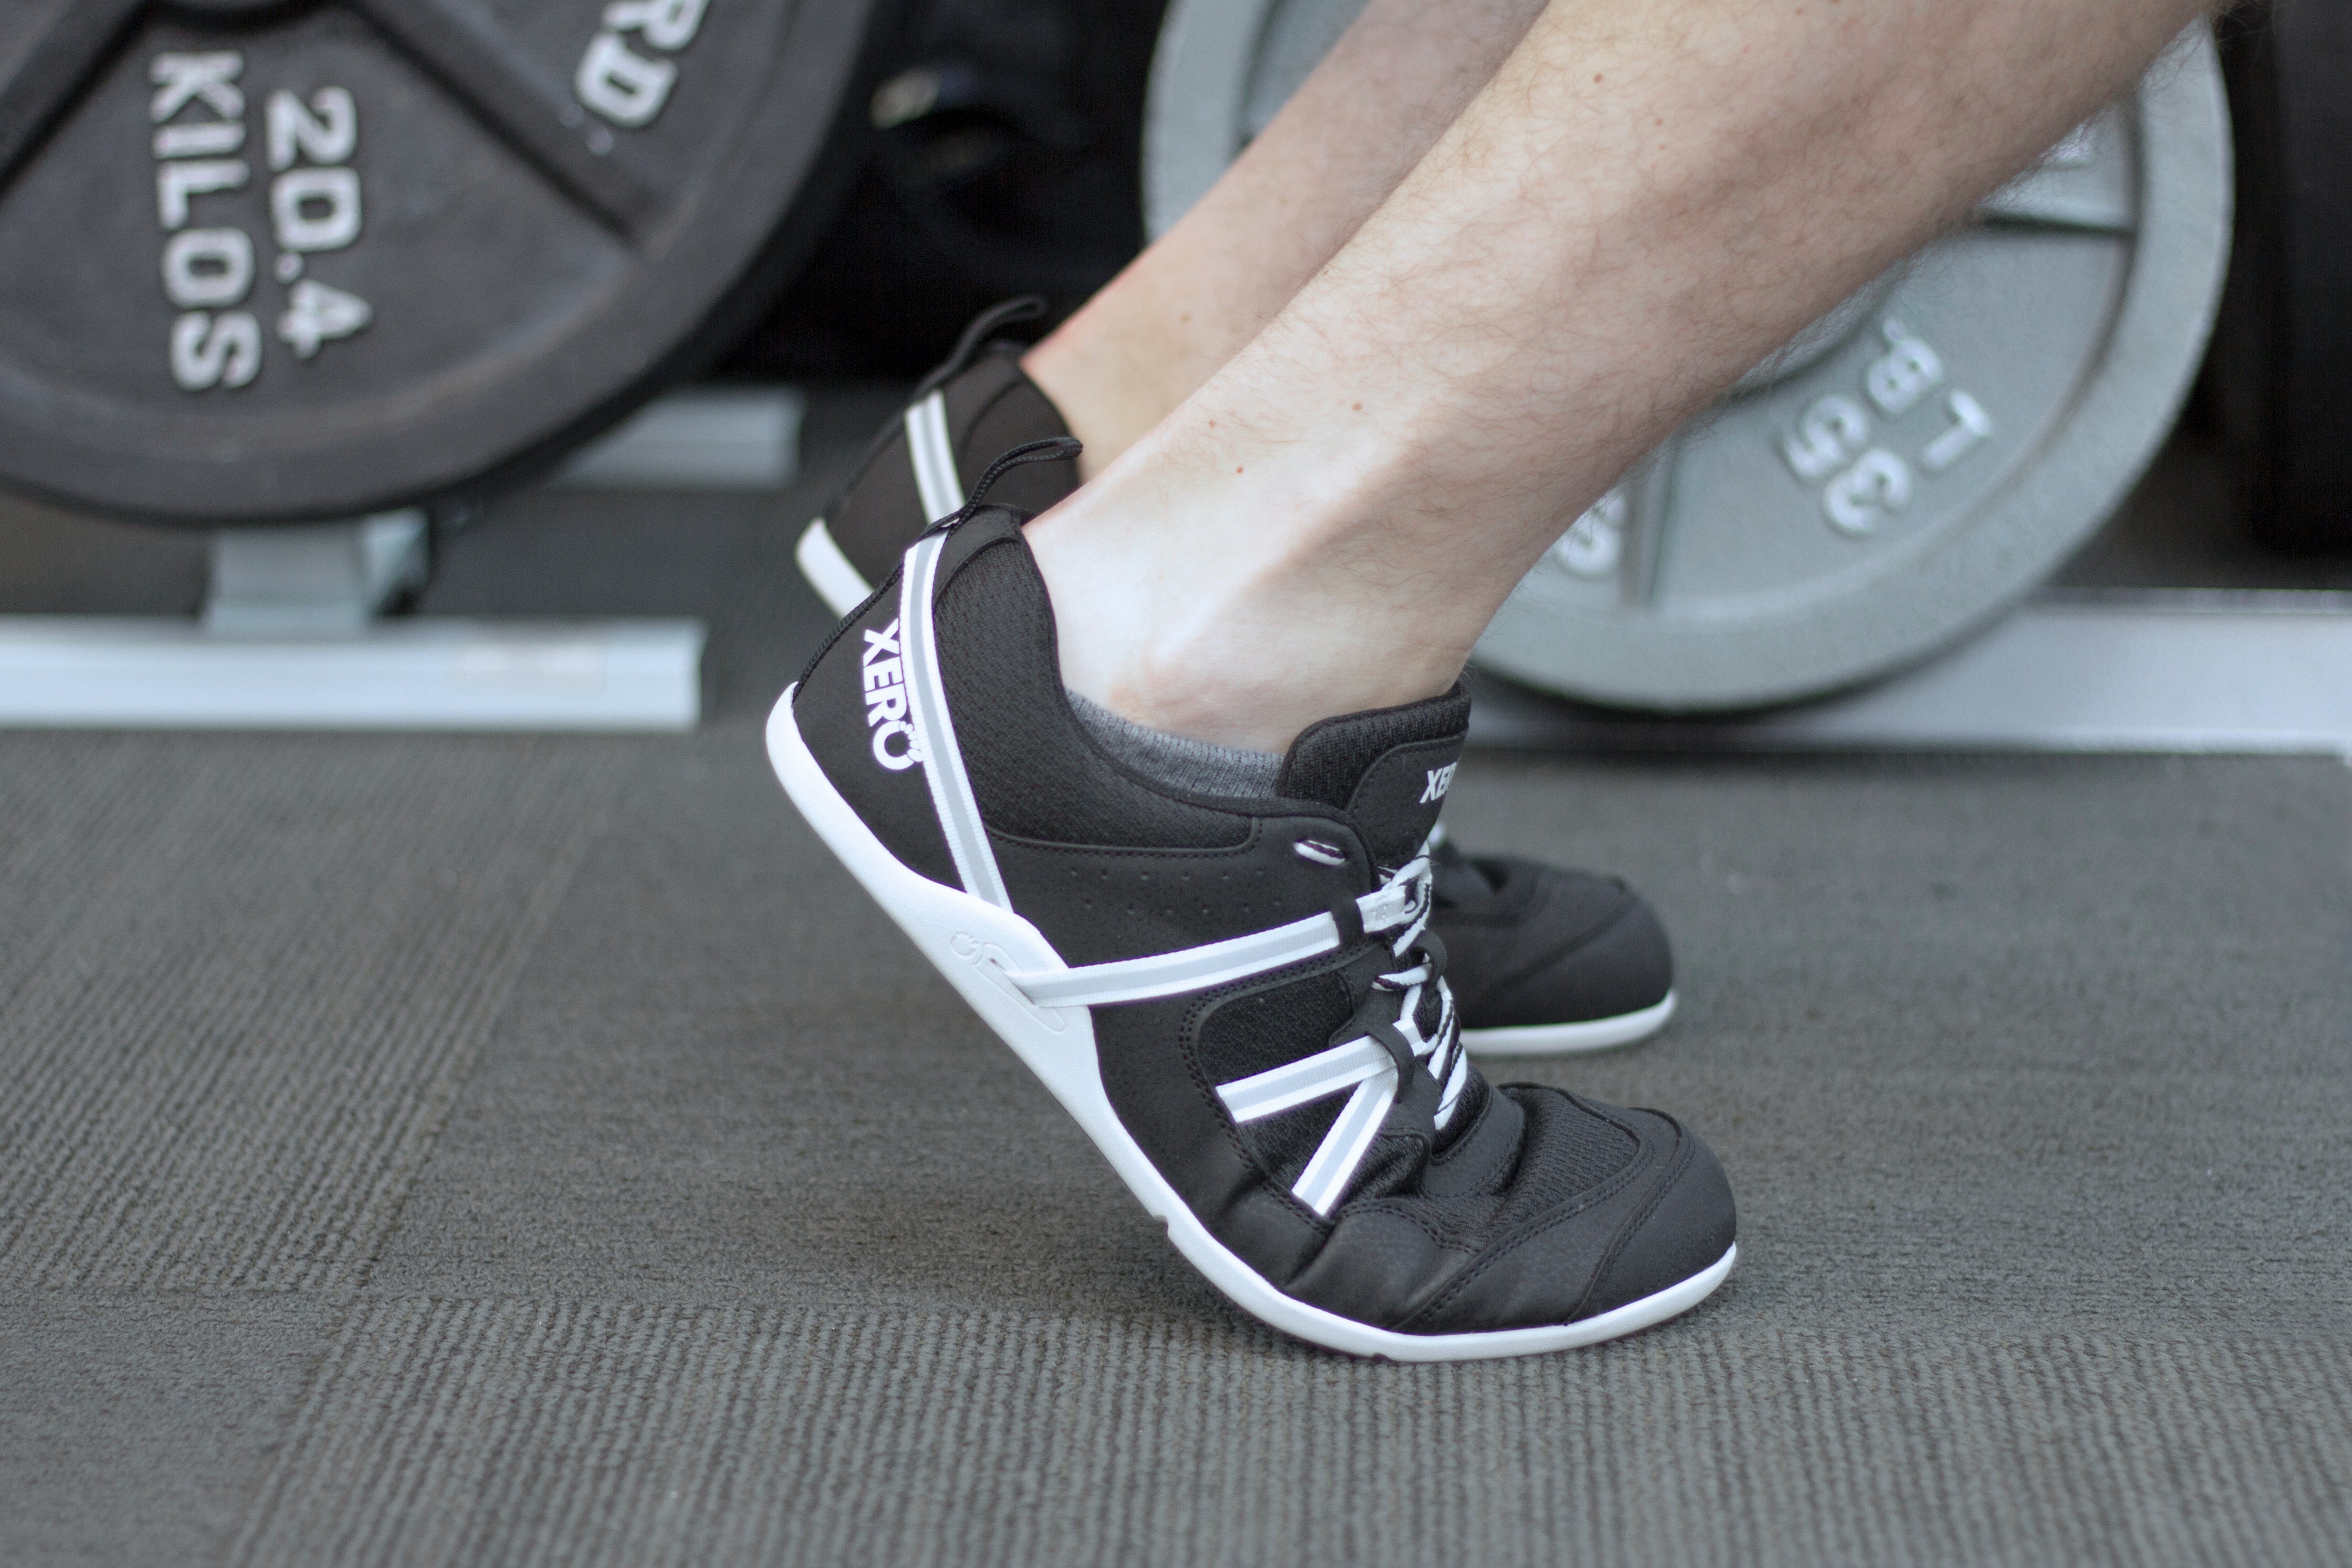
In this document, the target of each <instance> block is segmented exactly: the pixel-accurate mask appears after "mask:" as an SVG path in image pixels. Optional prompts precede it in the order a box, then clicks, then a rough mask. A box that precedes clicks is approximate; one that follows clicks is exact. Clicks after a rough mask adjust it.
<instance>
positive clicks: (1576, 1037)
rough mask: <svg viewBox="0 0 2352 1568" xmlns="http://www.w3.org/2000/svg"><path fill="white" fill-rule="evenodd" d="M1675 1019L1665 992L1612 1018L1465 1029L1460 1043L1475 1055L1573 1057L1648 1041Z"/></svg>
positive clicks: (1670, 997)
mask: <svg viewBox="0 0 2352 1568" xmlns="http://www.w3.org/2000/svg"><path fill="white" fill-rule="evenodd" d="M1674 1016H1675V994H1674V992H1672V991H1668V992H1667V993H1666V994H1665V996H1664V998H1663V999H1661V1000H1660V1001H1658V1002H1657V1003H1656V1004H1655V1005H1654V1006H1652V1007H1646V1008H1643V1009H1639V1010H1638V1011H1634V1012H1630V1013H1620V1014H1618V1015H1617V1016H1616V1017H1615V1018H1606V1019H1585V1020H1584V1021H1583V1022H1581V1023H1530V1024H1519V1025H1517V1026H1515V1027H1513V1028H1510V1029H1465V1030H1463V1031H1462V1043H1463V1044H1464V1045H1465V1046H1467V1047H1469V1048H1470V1051H1471V1052H1472V1053H1473V1054H1474V1055H1478V1056H1575V1055H1578V1054H1580V1053H1581V1052H1583V1051H1614V1050H1616V1049H1617V1048H1618V1047H1619V1046H1621V1045H1631V1044H1633V1042H1634V1041H1635V1040H1647V1039H1649V1038H1650V1037H1651V1036H1652V1035H1654V1034H1655V1033H1657V1032H1658V1031H1659V1030H1662V1029H1664V1028H1665V1027H1666V1020H1667V1019H1670V1018H1672V1017H1674Z"/></svg>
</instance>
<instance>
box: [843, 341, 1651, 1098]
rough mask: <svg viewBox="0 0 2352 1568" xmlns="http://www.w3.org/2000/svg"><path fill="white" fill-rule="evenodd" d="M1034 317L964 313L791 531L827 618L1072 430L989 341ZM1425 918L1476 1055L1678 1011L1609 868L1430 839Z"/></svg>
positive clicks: (1023, 474)
mask: <svg viewBox="0 0 2352 1568" xmlns="http://www.w3.org/2000/svg"><path fill="white" fill-rule="evenodd" d="M1035 313H1036V307H1035V305H1034V302H1032V301H1024V300H1016V301H1013V303H1011V304H1009V305H1005V306H1000V307H998V308H996V309H994V310H992V311H990V312H988V313H987V314H985V315H982V316H981V317H979V318H978V319H975V320H974V321H973V322H972V324H971V327H970V328H969V329H966V331H965V333H964V336H963V340H962V341H961V343H960V344H958V345H957V348H956V351H955V352H954V353H953V354H952V355H950V357H949V359H948V361H947V362H946V363H945V364H943V365H941V366H940V368H939V369H938V370H936V371H933V372H932V373H931V374H930V376H929V377H928V378H927V379H926V380H925V381H924V382H923V383H922V385H921V386H920V387H919V388H918V389H917V392H916V397H915V399H914V401H913V402H910V403H909V404H908V408H907V411H906V413H905V414H904V415H903V416H902V417H900V418H899V419H898V420H895V421H893V422H892V423H890V424H888V425H887V426H885V427H884V429H883V430H882V431H881V432H880V434H878V435H877V437H876V439H875V441H874V443H873V444H872V445H871V446H870V447H869V448H868V449H867V452H866V457H865V460H864V461H863V462H862V463H861V464H860V465H859V468H858V471H857V474H856V477H855V478H854V479H852V480H851V481H850V483H849V485H848V486H847V487H846V488H845V489H844V490H843V492H842V493H841V495H840V497H838V498H837V499H836V500H835V502H834V504H833V506H832V507H831V508H830V509H829V510H828V511H827V512H826V514H825V515H824V517H820V518H818V519H817V520H816V521H814V522H813V523H811V524H809V525H808V528H807V529H806V530H805V531H804V532H803V535H802V537H801V542H800V548H799V551H798V557H799V561H800V566H801V571H802V573H803V575H804V576H805V577H806V578H807V579H808V580H809V584H810V586H811V587H813V588H814V589H815V590H816V591H817V592H818V594H819V595H820V596H822V597H823V598H824V601H825V602H826V603H827V604H829V605H831V606H832V607H833V610H834V612H835V614H838V615H846V614H847V613H849V612H850V611H851V610H853V609H855V608H856V606H857V605H858V604H859V603H860V602H861V601H864V600H865V599H866V596H867V595H868V594H870V593H872V592H873V591H874V585H875V584H876V583H877V582H879V581H880V580H882V579H884V578H885V577H887V576H888V575H889V573H890V572H891V570H894V569H895V568H896V567H897V565H898V558H899V556H900V554H901V553H902V552H903V551H904V550H905V549H906V548H907V546H908V543H909V541H911V540H912V539H913V538H914V537H915V536H916V535H917V534H919V533H920V532H921V531H922V530H923V529H924V528H925V527H927V526H928V525H929V523H930V522H931V520H932V519H934V518H936V517H945V516H947V515H948V514H949V513H950V512H952V511H954V510H956V508H958V507H961V506H962V505H963V502H964V493H965V480H964V476H965V475H967V474H970V475H974V476H977V474H978V473H979V472H980V470H981V469H982V468H983V467H984V466H986V465H987V464H988V463H989V462H990V461H991V460H992V459H993V458H994V457H995V456H996V455H998V454H999V453H1001V452H1004V451H1007V450H1009V449H1011V448H1013V447H1014V446H1018V445H1022V444H1027V443H1030V442H1035V441H1045V440H1050V439H1054V438H1056V437H1061V436H1066V435H1068V434H1069V429H1068V426H1067V425H1066V423H1064V421H1063V418H1062V415H1061V413H1060V412H1059V411H1058V410H1057V409H1055V406H1054V403H1053V401H1052V400H1051V399H1050V398H1048V397H1047V396H1046V395H1045V392H1043V391H1041V390H1040V389H1039V388H1038V386H1037V385H1036V383H1035V382H1032V381H1031V380H1030V379H1029V378H1028V376H1027V375H1025V374H1024V372H1023V371H1022V368H1021V357H1020V356H1021V350H1020V347H1019V345H1017V344H1013V343H1010V342H1005V341H1003V340H997V339H996V337H995V334H997V333H998V332H999V331H1001V330H1002V329H1004V328H1005V327H1007V326H1009V325H1011V324H1012V323H1013V322H1016V321H1019V320H1022V319H1025V318H1027V317H1029V316H1032V315H1034V314H1035ZM1076 486H1077V469H1076V465H1075V464H1074V463H1070V462H1067V461H1060V462H1050V463H1037V464H1031V465H1024V466H1023V467H1020V468H1017V469H1014V470H1013V471H1011V472H1010V473H1008V474H1006V475H1005V476H1003V479H1002V480H1000V482H999V484H998V486H997V487H996V488H995V489H994V490H993V491H992V498H994V499H997V500H999V501H1003V502H1006V503H1008V504H1012V505H1015V506H1019V507H1026V508H1029V509H1031V510H1034V511H1043V510H1045V508H1046V507H1051V506H1053V505H1054V504H1055V503H1056V502H1058V501H1060V500H1061V499H1062V498H1063V497H1066V496H1067V495H1068V494H1069V493H1070V492H1071V491H1072V490H1074V489H1076ZM1433 847H1434V850H1435V853H1434V855H1433V860H1434V862H1435V865H1436V871H1437V910H1436V915H1435V916H1434V919H1433V926H1434V928H1435V929H1436V931H1437V933H1438V935H1439V936H1441V937H1442V938H1444V942H1445V945H1446V951H1447V952H1448V953H1449V954H1450V955H1451V963H1452V967H1451V969H1450V971H1449V972H1450V973H1451V974H1452V975H1453V976H1454V977H1455V978H1454V991H1455V993H1456V996H1457V998H1459V1005H1460V1007H1461V1009H1462V1029H1463V1037H1464V1039H1465V1040H1466V1041H1467V1042H1468V1044H1469V1047H1470V1049H1471V1050H1472V1051H1480V1052H1494V1053H1496V1054H1514V1055H1538V1054H1543V1055H1564V1054H1568V1053H1570V1052H1576V1051H1603V1050H1608V1049H1610V1048H1612V1047H1616V1046H1622V1045H1631V1044H1633V1043H1634V1042H1636V1041H1638V1040H1646V1039H1648V1038H1649V1037H1650V1036H1652V1035H1654V1034H1655V1033H1657V1032H1658V1030H1661V1029H1663V1028H1664V1027H1665V1024H1666V1020H1667V1019H1669V1018H1671V1017H1672V1016H1673V1014H1674V1010H1675V992H1674V952H1673V948H1672V946H1670V945H1669V944H1668V942H1667V939H1666V934H1665V930H1664V926H1662V925H1660V924H1659V922H1658V917H1657V915H1655V914H1654V912H1653V911H1652V910H1651V908H1650V906H1649V905H1648V904H1646V903H1644V902H1643V899H1642V896H1641V895H1640V894H1637V893H1635V892H1633V889H1631V888H1629V887H1627V886H1626V885H1625V884H1624V883H1622V882H1620V881H1618V880H1616V879H1615V878H1613V877H1605V876H1601V875H1597V874H1595V873H1591V872H1586V871H1576V870H1568V869H1562V868H1559V867H1556V866H1550V865H1546V864H1543V863H1542V862H1537V861H1529V860H1508V859H1495V858H1487V857H1483V856H1481V857H1476V858H1472V857H1468V856H1465V855H1464V854H1463V853H1462V852H1460V851H1458V850H1455V849H1454V848H1452V847H1451V846H1449V845H1447V844H1446V843H1445V842H1444V835H1443V834H1442V833H1441V834H1440V835H1439V836H1438V840H1437V841H1436V843H1435V845H1434V846H1433Z"/></svg>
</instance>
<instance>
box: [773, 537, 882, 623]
mask: <svg viewBox="0 0 2352 1568" xmlns="http://www.w3.org/2000/svg"><path fill="white" fill-rule="evenodd" d="M793 560H795V561H797V562H799V563H800V569H801V575H802V576H803V577H804V578H806V579H808V585H809V586H810V587H811V588H814V589H815V590H816V596H817V597H818V598H819V599H822V600H824V602H825V607H826V608H827V609H829V610H831V611H832V612H834V613H835V615H846V614H848V613H849V612H851V611H853V610H855V609H856V608H857V607H858V606H859V605H861V604H863V603H865V602H866V596H867V595H869V594H871V593H872V592H873V591H874V585H873V584H872V583H870V582H868V581H866V579H865V577H864V575H863V574H861V573H860V572H859V571H858V570H857V568H856V567H855V566H853V565H851V564H850V560H849V558H848V557H847V556H845V555H844V554H842V553H841V547H840V546H839V545H837V544H835V543H834V542H833V531H832V530H831V529H830V528H826V527H825V526H824V518H823V517H819V518H818V519H817V520H816V521H814V522H813V523H811V524H810V525H809V526H808V527H807V528H803V529H802V530H801V542H800V544H799V545H798V546H797V547H795V548H794V549H793Z"/></svg>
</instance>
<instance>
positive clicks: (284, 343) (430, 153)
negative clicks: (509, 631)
mask: <svg viewBox="0 0 2352 1568" xmlns="http://www.w3.org/2000/svg"><path fill="white" fill-rule="evenodd" d="M874 4H875V0H797V3H793V0H318V3H302V0H296V3H292V4H287V3H284V0H276V3H257V0H9V4H7V5H5V6H0V278H5V279H6V280H7V281H6V286H5V289H0V481H5V482H7V483H10V484H13V485H16V486H21V487H24V488H26V489H30V490H33V491H36V492H39V493H42V494H45V495H47V496H49V497H55V498H58V499H60V500H63V501H65V502H67V503H68V504H71V505H77V506H80V507H89V508H93V509H97V510H100V511H107V512H113V513H117V514H122V515H128V516H133V517H147V518H151V519H154V520H159V521H169V522H181V523H189V524H196V525H210V524H215V523H245V522H257V521H274V520H298V519H308V518H328V517H350V516H356V515H360V514H362V513H366V512H370V511H375V510H381V509H383V508H386V507H394V506H398V505H404V504H408V503H411V502H414V501H417V500H420V499H425V498H429V497H435V496H440V495H448V494H452V493H456V492H460V491H463V490H467V489H469V488H471V487H474V486H478V485H481V484H482V483H484V482H485V481H486V480H488V479H489V478H490V477H492V476H497V475H499V474H500V473H501V472H511V471H516V470H519V469H520V468H525V467H528V466H530V465H534V464H537V463H542V462H545V461H546V460H548V459H549V458H550V457H551V456H552V455H554V454H556V453H558V452H560V451H561V450H562V449H563V448H564V447H565V446H567V445H568V444H572V442H574V441H576V440H579V439H583V438H584V437H585V436H586V435H587V434H592V433H593V431H595V430H597V429H600V428H602V427H603V426H604V424H606V423H610V422H611V421H612V420H614V419H615V418H617V417H619V416H620V415H621V414H622V413H625V412H626V411H627V410H628V409H629V408H630V407H632V406H633V405H634V404H635V402H636V401H638V400H639V399H640V398H641V397H643V396H644V395H646V394H648V393H649V392H651V391H652V390H654V389H655V387H656V384H657V383H658V382H660V380H661V379H662V378H663V377H664V376H666V375H667V374H669V373H671V372H672V371H674V370H675V369H676V367H677V366H678V364H679V363H680V362H681V360H682V357H683V356H685V355H687V354H688V353H690V352H692V351H694V350H695V349H696V347H697V346H698V345H699V344H700V343H701V342H702V341H704V340H706V339H707V338H708V337H709V335H710V334H711V333H712V332H714V331H716V330H719V329H720V327H721V326H722V325H723V324H724V323H725V321H726V319H728V318H729V317H730V314H739V313H740V312H739V310H738V308H739V307H740V306H742V305H743V304H745V303H746V302H747V301H748V302H749V303H751V304H756V303H757V302H758V301H757V300H756V299H752V298H751V295H753V294H754V293H755V292H757V291H759V290H760V289H761V288H762V287H763V286H765V285H766V284H768V283H770V282H772V277H771V276H770V275H771V274H772V271H773V269H774V266H775V263H776V260H777V258H778V256H779V255H780V253H781V252H782V251H785V250H789V249H790V248H792V247H793V246H794V245H795V244H796V243H798V240H799V237H800V231H802V230H804V229H806V228H807V227H808V224H807V221H806V217H807V214H803V217H802V218H801V219H799V220H794V219H792V218H790V217H789V216H788V214H792V213H793V209H794V206H795V202H796V200H797V199H799V198H801V197H803V196H804V195H805V194H807V193H809V192H810V191H811V190H812V189H814V188H816V187H818V186H822V185H824V184H825V183H830V182H829V181H828V180H827V179H826V178H824V165H825V164H826V163H827V162H829V160H827V159H826V158H825V156H824V150H825V148H826V146H827V144H828V142H829V141H832V140H833V139H834V137H833V133H834V132H835V129H836V120H837V118H838V115H839V112H840V111H841V110H842V106H843V104H844V102H845V95H847V94H851V93H854V92H856V90H857V89H858V87H859V82H858V79H857V78H858V71H859V59H860V54H861V49H862V47H863V45H864V40H865V37H866V23H867V19H868V13H869V11H870V10H872V9H873V8H874ZM860 107H862V105H860ZM240 382H241V383H242V384H238V383H240Z"/></svg>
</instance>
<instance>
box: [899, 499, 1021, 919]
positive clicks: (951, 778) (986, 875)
mask: <svg viewBox="0 0 2352 1568" xmlns="http://www.w3.org/2000/svg"><path fill="white" fill-rule="evenodd" d="M950 509H952V508H950ZM947 541H948V536H947V535H945V534H926V535H924V536H923V537H922V538H919V539H918V540H916V541H915V545H914V548H913V549H909V550H908V552H907V564H906V568H905V570H903V571H901V572H900V574H899V581H898V625H899V628H900V631H899V639H900V645H901V648H902V650H903V651H902V654H901V657H902V658H903V659H904V661H905V664H906V672H907V716H908V719H910V720H911V721H913V724H914V727H915V745H916V747H917V749H918V750H919V752H920V753H921V754H922V758H923V773H924V776H925V777H926V778H927V779H929V780H930V786H931V808H932V810H935V811H936V812H938V814H939V819H940V831H942V832H943V833H944V834H946V836H947V841H948V853H949V854H950V856H951V857H952V858H953V859H954V861H955V868H956V876H957V878H958V879H959V880H960V881H961V882H962V883H963V889H964V891H965V892H966V893H969V894H971V895H972V896H973V897H974V898H979V899H983V900H985V901H987V902H988V903H990V904H994V905H996V907H997V908H999V909H1010V908H1012V907H1013V899H1012V897H1011V895H1010V894H1007V893H1006V892H1005V891H1004V878H1003V875H1002V874H1000V873H998V871H997V869H996V852H995V851H994V850H992V849H991V848H990V847H989V843H988V826H987V824H986V823H984V822H982V821H981V818H980V802H979V801H978V800H974V799H973V798H972V793H971V776H970V775H969V774H968V773H966V772H965V771H964V766H963V751H962V749H961V747H958V746H957V745H956V734H955V721H954V719H953V718H952V717H950V716H949V713H948V688H947V683H946V681H945V680H943V679H942V678H941V677H940V643H939V628H938V626H937V625H935V624H934V623H933V621H932V617H931V589H932V582H933V580H934V579H935V578H936V577H937V576H938V574H939V566H940V551H941V550H942V549H946V548H947Z"/></svg>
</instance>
